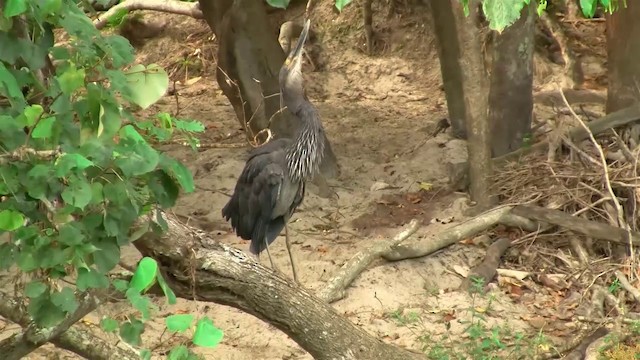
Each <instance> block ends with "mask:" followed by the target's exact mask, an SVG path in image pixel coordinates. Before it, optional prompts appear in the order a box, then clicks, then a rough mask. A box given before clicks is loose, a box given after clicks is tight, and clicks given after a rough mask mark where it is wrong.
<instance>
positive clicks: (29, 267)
mask: <svg viewBox="0 0 640 360" xmlns="http://www.w3.org/2000/svg"><path fill="white" fill-rule="evenodd" d="M38 265H39V264H38V262H37V261H36V258H35V257H34V256H33V253H31V252H21V253H20V255H18V267H19V268H20V270H22V271H24V272H30V271H33V270H35V269H37V268H38Z"/></svg>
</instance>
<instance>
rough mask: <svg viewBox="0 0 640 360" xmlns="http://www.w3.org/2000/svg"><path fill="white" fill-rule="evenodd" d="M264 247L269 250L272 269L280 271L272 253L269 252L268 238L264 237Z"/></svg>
mask: <svg viewBox="0 0 640 360" xmlns="http://www.w3.org/2000/svg"><path fill="white" fill-rule="evenodd" d="M264 245H265V246H266V248H267V255H268V256H269V262H270V263H271V268H272V269H273V270H275V271H278V268H276V264H275V263H274V262H273V259H272V258H271V252H269V242H268V241H267V237H266V236H265V237H264Z"/></svg>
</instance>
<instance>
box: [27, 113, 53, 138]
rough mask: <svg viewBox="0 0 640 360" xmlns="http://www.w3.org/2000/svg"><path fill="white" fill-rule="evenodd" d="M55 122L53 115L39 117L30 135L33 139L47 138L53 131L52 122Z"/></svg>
mask: <svg viewBox="0 0 640 360" xmlns="http://www.w3.org/2000/svg"><path fill="white" fill-rule="evenodd" d="M55 122H56V117H55V116H49V117H47V118H44V119H41V120H40V121H39V122H38V123H37V124H36V127H35V128H33V131H32V132H31V137H32V138H34V139H48V138H50V137H51V134H52V131H53V124H54V123H55Z"/></svg>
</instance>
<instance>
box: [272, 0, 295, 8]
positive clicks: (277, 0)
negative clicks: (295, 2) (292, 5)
mask: <svg viewBox="0 0 640 360" xmlns="http://www.w3.org/2000/svg"><path fill="white" fill-rule="evenodd" d="M289 1H290V0H267V4H269V5H270V6H272V7H274V8H279V9H286V8H287V6H289Z"/></svg>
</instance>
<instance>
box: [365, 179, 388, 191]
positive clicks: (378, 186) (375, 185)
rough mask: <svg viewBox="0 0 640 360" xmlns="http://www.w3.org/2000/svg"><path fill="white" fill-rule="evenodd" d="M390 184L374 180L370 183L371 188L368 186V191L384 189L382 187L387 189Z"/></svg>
mask: <svg viewBox="0 0 640 360" xmlns="http://www.w3.org/2000/svg"><path fill="white" fill-rule="evenodd" d="M390 187H391V185H389V184H387V183H386V182H382V181H376V182H374V183H373V184H372V185H371V188H369V191H372V192H373V191H379V190H384V189H388V188H390Z"/></svg>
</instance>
